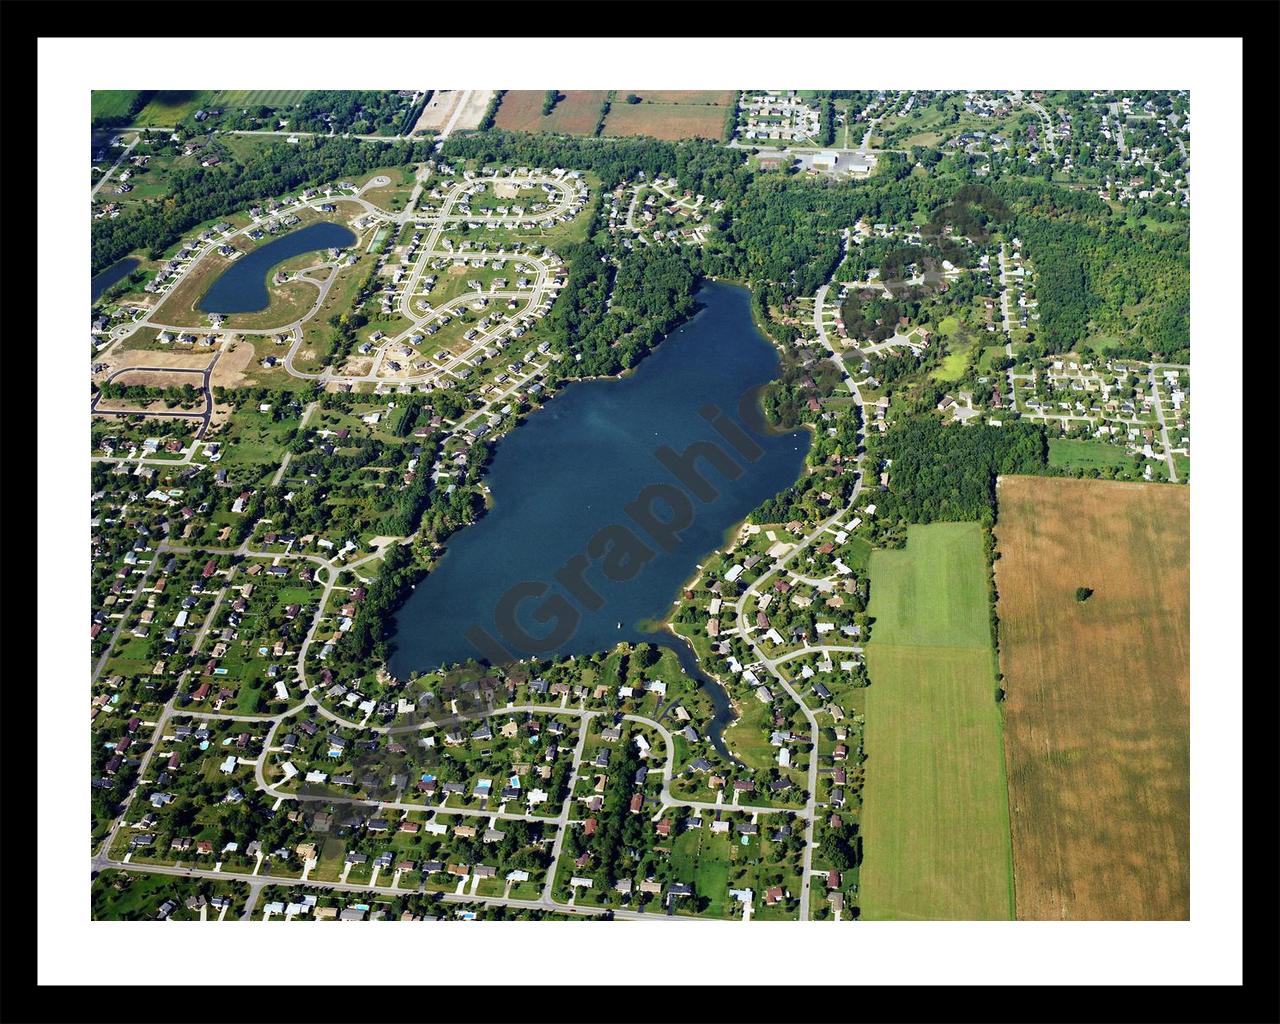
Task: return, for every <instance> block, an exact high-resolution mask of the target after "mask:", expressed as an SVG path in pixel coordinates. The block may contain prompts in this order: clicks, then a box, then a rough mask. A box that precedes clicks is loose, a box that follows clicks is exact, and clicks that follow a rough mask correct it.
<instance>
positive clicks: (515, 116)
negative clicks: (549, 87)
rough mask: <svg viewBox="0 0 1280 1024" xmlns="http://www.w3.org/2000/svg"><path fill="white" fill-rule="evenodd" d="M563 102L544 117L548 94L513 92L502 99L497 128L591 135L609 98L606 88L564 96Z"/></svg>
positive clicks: (569, 93) (534, 91) (528, 91)
mask: <svg viewBox="0 0 1280 1024" xmlns="http://www.w3.org/2000/svg"><path fill="white" fill-rule="evenodd" d="M561 95H562V96H563V99H561V100H560V102H558V103H557V104H556V105H555V109H554V110H552V111H551V113H550V114H548V115H546V116H545V117H544V116H543V115H542V101H543V98H544V96H545V93H543V92H540V91H538V90H536V89H512V90H510V91H509V92H507V93H506V95H504V96H503V97H502V102H501V103H500V104H499V105H498V113H497V116H496V117H495V118H494V122H493V123H494V127H496V128H505V129H507V130H509V131H518V132H565V133H567V134H569V135H591V134H593V133H594V132H595V130H596V124H597V123H599V121H600V108H601V106H603V104H604V98H605V97H606V96H608V95H609V93H608V91H607V90H604V89H590V90H585V91H581V92H574V91H572V90H568V91H565V92H563V93H561Z"/></svg>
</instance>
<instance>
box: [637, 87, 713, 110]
mask: <svg viewBox="0 0 1280 1024" xmlns="http://www.w3.org/2000/svg"><path fill="white" fill-rule="evenodd" d="M631 93H635V94H636V95H637V96H639V97H640V99H641V100H643V101H644V102H645V103H681V104H685V105H689V106H694V105H696V106H713V107H727V106H729V105H731V104H733V103H735V102H736V101H737V99H738V94H737V92H736V91H734V90H733V89H701V90H700V89H619V90H618V99H619V100H625V97H626V96H628V95H629V94H631Z"/></svg>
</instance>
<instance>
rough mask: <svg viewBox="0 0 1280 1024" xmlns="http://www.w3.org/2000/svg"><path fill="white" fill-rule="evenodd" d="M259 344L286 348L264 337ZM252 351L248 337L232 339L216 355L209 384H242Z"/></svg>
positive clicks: (233, 385)
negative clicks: (224, 348)
mask: <svg viewBox="0 0 1280 1024" xmlns="http://www.w3.org/2000/svg"><path fill="white" fill-rule="evenodd" d="M259 344H261V345H266V346H268V347H270V348H271V349H273V350H275V349H277V347H278V348H279V349H280V350H281V351H282V352H283V351H286V350H287V349H286V348H285V346H276V345H275V344H273V343H272V342H271V341H269V340H268V339H266V338H263V339H261V340H260V341H259ZM253 353H254V347H253V342H251V341H250V340H249V339H248V338H237V339H236V340H235V341H233V342H232V343H231V344H230V345H229V346H228V347H227V349H226V351H224V352H223V353H222V355H220V356H219V357H218V362H217V363H216V364H215V365H214V367H213V373H211V374H210V375H209V384H210V386H211V387H215V388H219V387H221V388H233V387H236V386H237V385H239V384H244V383H245V382H246V381H247V380H248V379H249V378H248V377H247V376H246V375H245V372H244V371H245V370H246V369H247V368H248V367H249V365H250V364H251V363H252V362H253Z"/></svg>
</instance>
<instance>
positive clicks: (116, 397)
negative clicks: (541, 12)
mask: <svg viewBox="0 0 1280 1024" xmlns="http://www.w3.org/2000/svg"><path fill="white" fill-rule="evenodd" d="M495 67H496V65H495ZM620 67H622V66H620ZM744 67H745V65H744ZM543 71H544V72H545V73H546V74H548V75H551V74H554V68H553V67H544V68H543ZM987 71H988V73H989V74H993V75H995V74H998V72H999V68H998V67H991V68H989V69H987ZM490 72H491V73H492V74H493V75H494V77H495V78H500V74H499V72H498V71H496V70H493V69H492V68H491V69H490ZM787 73H792V72H789V71H788V72H787ZM146 74H147V72H146V71H145V70H143V69H141V68H140V69H139V70H138V77H140V78H142V79H144V80H145V78H146ZM228 74H229V75H230V73H228ZM400 74H403V69H401V70H400V71H398V72H397V73H396V77H398V76H399V75H400ZM416 74H423V75H424V77H429V75H430V72H429V71H421V70H419V71H418V72H417V73H416ZM750 74H751V76H752V77H754V76H756V75H757V74H758V75H760V76H761V77H772V75H773V72H772V71H770V70H769V68H768V67H767V66H753V68H752V71H751V72H750ZM1099 74H1101V72H1099ZM209 77H210V78H212V79H213V81H212V82H211V83H210V84H215V85H216V84H217V79H218V77H220V76H219V73H218V72H217V71H216V69H214V68H210V70H209ZM230 77H231V79H232V80H231V81H230V82H229V83H228V84H232V85H234V84H237V83H236V81H235V78H236V77H237V76H235V75H230ZM618 77H619V79H621V80H620V81H618V83H617V84H619V85H621V86H623V88H619V89H599V90H572V89H545V90H544V89H524V90H501V89H493V90H485V89H464V90H439V89H424V88H405V89H395V88H392V89H385V90H315V89H293V90H288V89H279V90H253V89H249V90H240V89H231V88H214V89H207V90H195V91H164V90H145V89H142V90H101V89H95V90H93V91H92V94H91V105H90V109H91V112H92V123H91V125H90V126H89V127H90V141H91V152H90V153H89V157H90V161H89V163H90V174H89V176H88V179H89V180H88V188H89V190H90V201H91V213H90V219H89V222H88V225H87V231H88V237H89V240H90V246H91V248H90V252H91V266H90V267H86V268H82V267H81V264H80V263H79V261H78V260H76V261H69V262H64V264H63V269H64V271H65V273H66V275H67V278H68V279H76V276H77V275H80V277H79V278H78V279H79V280H81V281H83V280H84V279H85V277H89V278H91V279H92V286H91V307H90V320H91V323H90V371H91V381H90V383H91V391H90V401H89V420H90V436H89V438H88V442H89V451H88V452H87V453H85V452H84V451H83V449H74V450H72V451H70V452H67V451H63V452H61V453H60V454H61V457H62V458H63V460H64V461H65V460H66V458H67V457H68V455H70V456H71V458H72V459H73V460H81V459H83V458H84V457H85V455H86V454H87V456H88V459H89V462H90V473H89V476H90V484H89V486H90V487H91V492H90V494H89V498H90V501H89V503H88V508H87V516H88V517H89V525H90V530H89V531H87V537H88V539H89V542H90V546H91V551H90V553H89V559H90V561H91V572H90V574H89V580H90V590H91V593H90V595H89V599H90V609H89V610H90V615H91V622H90V631H89V632H90V652H89V664H88V665H87V674H88V683H89V686H88V696H89V698H90V704H91V708H90V710H91V722H90V747H91V754H90V768H89V777H88V778H87V779H84V778H83V776H82V774H81V772H82V771H83V769H82V768H81V769H77V771H76V777H78V778H79V779H80V780H81V781H79V782H78V783H77V785H78V786H84V785H87V786H88V787H89V792H90V815H89V821H88V822H84V821H83V819H82V817H81V816H80V814H79V813H77V814H76V815H75V816H74V817H72V816H71V815H70V814H68V815H66V816H65V818H64V819H63V825H62V827H63V831H64V832H65V835H64V836H63V837H62V839H63V841H64V842H67V843H69V844H71V845H72V846H73V853H75V850H76V849H79V848H78V847H77V846H76V844H78V843H79V842H80V841H82V840H81V839H79V838H77V836H78V834H79V832H78V830H79V829H80V828H82V827H85V825H87V827H88V830H89V840H90V843H89V860H90V871H91V888H90V890H89V892H90V895H91V906H89V907H85V912H86V915H87V916H91V917H92V919H93V920H94V921H150V922H162V921H168V922H173V921H186V922H196V921H219V922H222V921H251V922H264V921H274V922H311V921H361V922H373V921H404V922H409V921H428V920H432V921H477V920H478V921H482V922H494V921H553V922H554V921H589V920H601V921H635V920H644V919H655V920H676V919H685V920H688V919H693V920H695V921H701V922H706V921H724V922H753V921H755V922H759V921H785V922H829V923H832V924H836V923H846V924H847V923H855V922H877V921H909V922H927V921H1039V922H1044V921H1077V922H1078V921H1092V922H1102V921H1175V922H1186V921H1189V920H1190V917H1191V827H1190V823H1191V779H1190V750H1191V713H1190V707H1191V704H1190V679H1191V640H1190V636H1191V630H1190V603H1191V591H1192V588H1191V576H1190V564H1191V559H1190V553H1191V524H1190V506H1191V502H1190V495H1191V476H1192V462H1191V421H1192V379H1191V338H1190V324H1191V299H1190V294H1191V247H1190V218H1191V209H1190V204H1191V147H1192V134H1191V118H1190V110H1191V98H1192V92H1193V90H1191V89H1183V90H1163V91H1161V90H1152V91H1142V90H1135V89H1122V88H1116V89H1106V88H1098V89H1089V90H1069V89H1056V90H1055V89H1052V88H1038V87H1037V85H1038V83H1037V82H1035V81H1034V80H1021V81H1014V82H1011V83H1008V84H1010V85H1022V86H1025V87H1022V88H1008V89H990V90H967V91H966V90H934V89H915V90H913V89H855V90H813V89H802V88H777V89H750V88H732V87H731V88H722V89H711V90H670V89H668V90H657V89H642V88H632V89H628V88H625V86H626V85H627V82H626V80H625V72H624V71H620V72H619V74H618ZM1016 77H1018V78H1019V79H1021V78H1022V76H1021V75H1018V76H1016ZM1103 77H1105V76H1103ZM241 82H243V79H241ZM734 84H735V83H734V82H732V81H730V82H729V85H730V86H732V85H734ZM737 84H742V83H737ZM774 84H777V85H787V84H788V83H787V82H786V81H782V82H775V83H774ZM791 84H804V83H803V82H800V83H795V82H793V83H791ZM1046 84H1048V83H1046ZM1204 116H1205V117H1206V118H1207V117H1208V116H1209V115H1208V114H1205V115H1204ZM1200 117H1201V115H1200V114H1197V120H1198V121H1199V118H1200ZM76 122H77V123H82V122H79V118H78V116H77V118H76ZM65 127H67V130H68V132H69V133H70V134H72V135H73V136H77V137H78V138H80V139H82V138H83V136H79V135H78V132H82V131H83V127H81V128H79V129H76V128H75V125H74V124H69V125H67V126H65ZM73 141H74V140H73ZM81 144H82V142H80V143H76V145H77V146H78V145H81ZM1207 150H1208V143H1207V142H1206V144H1205V151H1206V152H1207ZM82 152H83V151H81V153H82ZM73 156H76V159H77V160H78V159H82V156H78V155H76V154H75V153H74V152H73ZM1202 171H1203V168H1202ZM79 173H83V172H79ZM1205 187H1206V188H1207V186H1205ZM1206 195H1207V193H1206ZM66 198H67V197H63V199H64V202H65V201H66ZM72 198H73V196H72ZM66 205H67V206H68V207H71V206H74V205H75V204H74V203H72V202H67V203H66ZM74 216H75V218H76V221H75V223H81V224H82V222H81V221H79V218H80V217H81V216H82V214H75V215H74ZM77 230H79V231H83V230H85V228H84V227H83V226H82V227H81V228H79V229H77ZM1197 230H1199V229H1198V228H1197ZM79 301H83V300H79ZM79 301H75V302H71V303H69V305H71V306H73V307H74V309H73V310H72V311H73V312H74V311H75V310H76V309H83V307H82V306H80V305H79ZM77 315H82V314H77ZM72 319H74V318H72ZM69 333H70V335H71V342H74V333H75V330H74V329H72V330H71V331H70V332H69ZM1205 381H1206V383H1205V389H1206V398H1207V397H1208V393H1209V391H1210V386H1209V384H1208V377H1206V378H1205ZM1205 422H1206V424H1207V423H1208V422H1209V420H1208V418H1206V420H1205ZM69 436H71V437H72V440H73V441H74V442H75V443H76V444H78V443H82V440H83V438H84V435H83V433H82V432H76V433H74V434H71V435H69ZM1206 436H1207V433H1206ZM77 439H80V440H77ZM1205 458H1206V459H1207V461H1205V462H1204V465H1205V467H1206V469H1205V472H1206V473H1208V472H1209V471H1210V470H1209V468H1208V467H1209V466H1210V465H1211V462H1212V460H1211V459H1208V457H1207V456H1205ZM81 465H83V463H82V462H81ZM75 514H76V515H77V516H79V515H80V514H81V513H80V511H79V510H76V512H75ZM79 521H80V522H83V519H80V520H79ZM77 543H79V542H77ZM79 552H80V549H79V548H78V547H77V548H76V555H75V557H76V558H77V559H80V560H81V561H82V555H81V554H80V553H79ZM76 590H77V591H79V590H80V587H79V586H77V588H76ZM81 599H82V595H81V594H80V593H75V594H72V593H70V592H68V593H67V595H66V602H67V608H68V610H69V611H70V610H71V609H73V608H75V607H78V605H77V604H76V602H78V601H79V600H81ZM76 614H77V616H78V614H80V613H78V612H77V613H76ZM74 621H75V619H74V618H72V617H71V615H70V614H68V616H67V619H66V628H67V631H68V636H70V633H71V631H72V630H73V629H77V628H82V627H75V626H74ZM81 621H82V620H81ZM65 642H66V643H67V644H68V645H70V646H74V641H72V640H71V639H67V640H66V641H65ZM75 657H76V659H77V660H76V662H75V664H77V665H81V664H83V655H81V654H80V653H78V652H76V654H75ZM1197 678H1199V677H1197ZM60 685H61V688H62V689H63V690H65V691H66V693H67V694H68V695H69V696H67V698H66V700H67V703H66V704H65V705H63V708H64V710H63V712H62V715H61V718H62V724H61V725H60V727H59V734H60V736H61V739H62V740H63V741H65V740H66V739H67V738H71V739H73V740H74V739H75V730H73V729H69V727H67V726H66V725H65V720H66V718H68V717H73V716H72V712H73V711H74V707H75V702H76V701H78V700H79V699H81V698H79V697H75V692H76V688H77V687H78V686H80V685H82V684H81V683H80V682H78V681H75V680H72V681H69V682H65V683H63V684H60ZM76 742H79V741H76ZM81 792H84V790H83V789H82V790H81ZM75 856H77V857H78V856H79V854H78V853H75ZM1197 880H1199V876H1197ZM664 927H665V926H664ZM690 927H691V928H694V929H695V932H696V931H697V930H698V929H699V928H701V929H702V931H701V932H700V933H699V934H703V935H705V934H710V933H714V932H715V929H714V928H711V929H710V931H708V929H707V926H706V925H705V924H693V925H690ZM735 927H736V926H735ZM912 927H913V928H916V929H918V928H919V926H918V925H914V926H912ZM1019 927H1020V928H1021V927H1022V926H1019ZM251 930H252V929H240V930H239V931H240V932H241V933H243V932H245V931H251ZM501 930H502V929H501V928H491V929H490V931H491V932H493V931H501ZM677 930H678V929H677ZM746 930H747V931H752V930H753V929H746ZM909 930H910V929H909ZM339 931H341V930H339ZM360 931H361V930H360V929H352V930H350V932H360ZM369 931H372V932H378V931H379V929H376V928H374V929H369ZM448 931H449V932H450V933H456V931H462V932H467V931H470V929H449V930H448ZM536 931H537V933H538V934H539V935H542V934H544V933H546V932H548V931H555V928H554V927H547V928H544V927H541V926H539V927H538V928H537V929H536ZM570 931H572V932H574V933H575V934H577V932H578V931H580V929H570ZM589 931H590V930H589ZM803 931H804V930H803V929H791V930H787V929H783V930H780V931H779V932H778V933H777V934H786V935H791V936H794V935H796V934H797V933H803ZM819 932H821V929H819ZM863 933H864V934H868V933H867V930H866V929H864V932H863ZM138 934H141V933H138ZM147 934H148V935H149V934H150V932H148V933H147ZM400 934H403V933H400ZM664 934H665V933H664ZM826 934H828V935H830V934H833V933H831V932H827V933H826ZM1010 934H1017V933H1010ZM1006 938H1007V936H1006ZM144 941H147V940H146V939H145V938H144Z"/></svg>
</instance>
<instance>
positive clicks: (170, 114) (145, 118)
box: [133, 89, 213, 127]
mask: <svg viewBox="0 0 1280 1024" xmlns="http://www.w3.org/2000/svg"><path fill="white" fill-rule="evenodd" d="M211 96H213V93H212V92H211V91H210V90H208V89H197V90H192V91H189V92H178V91H168V92H157V93H156V94H155V95H154V96H153V97H152V98H151V102H150V103H148V104H147V105H146V106H145V107H143V108H142V110H141V111H139V112H138V116H137V117H135V118H134V119H133V122H134V124H137V125H145V126H148V127H156V126H161V127H169V126H171V125H176V124H177V123H178V122H179V121H181V120H182V119H183V118H185V117H186V116H187V115H188V114H193V113H195V112H196V110H198V109H199V108H200V107H202V106H203V105H205V104H206V103H208V102H209V100H210V97H211Z"/></svg>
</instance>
